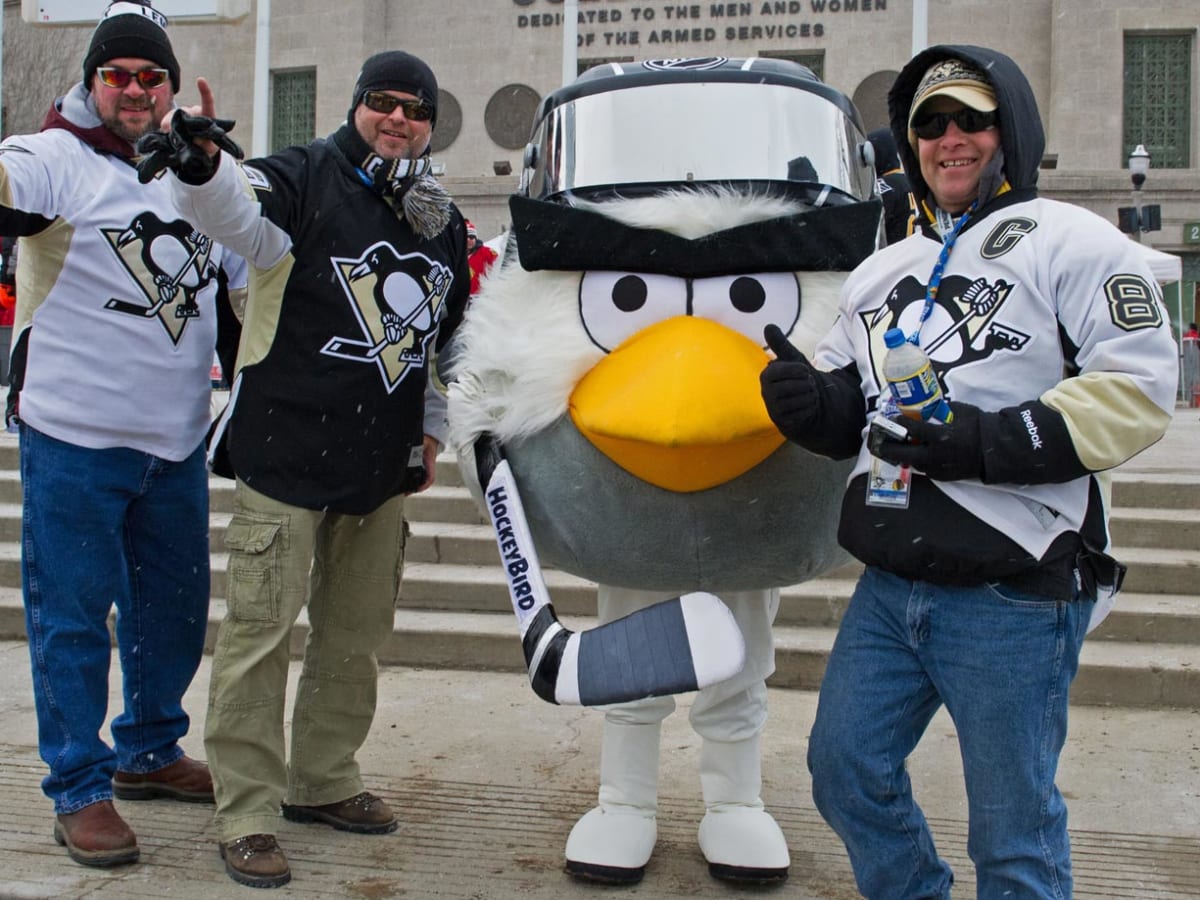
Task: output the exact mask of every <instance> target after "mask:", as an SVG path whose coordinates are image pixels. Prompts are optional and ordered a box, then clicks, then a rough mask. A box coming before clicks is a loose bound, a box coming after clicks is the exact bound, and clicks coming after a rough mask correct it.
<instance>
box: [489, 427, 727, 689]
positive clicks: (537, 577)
mask: <svg viewBox="0 0 1200 900" xmlns="http://www.w3.org/2000/svg"><path fill="white" fill-rule="evenodd" d="M475 467H476V471H477V473H478V475H479V484H480V485H481V486H482V487H483V492H484V499H485V501H486V503H487V508H488V515H489V516H490V518H491V520H492V527H493V528H494V529H495V532H496V543H497V546H498V547H499V550H500V560H501V563H502V565H503V567H504V575H505V579H506V580H507V582H508V593H509V596H510V598H511V599H512V605H513V612H514V613H516V616H517V623H518V625H519V627H520V633H521V647H522V649H523V650H524V652H525V664H526V666H527V667H528V670H529V681H530V684H531V685H532V687H533V690H534V692H535V693H536V694H537V695H538V696H539V697H541V698H542V699H543V700H546V701H548V702H550V703H561V704H567V705H582V706H602V705H605V704H608V703H626V702H629V701H631V700H641V699H643V698H645V697H658V696H663V695H665V694H680V693H684V692H686V691H695V690H699V689H700V688H702V687H707V686H708V685H710V684H716V683H717V682H719V681H724V680H725V679H726V678H729V677H731V676H733V675H736V674H737V673H738V672H740V671H741V670H742V666H743V665H744V664H745V661H746V644H745V640H744V639H743V638H742V633H741V631H740V630H739V629H738V626H737V623H736V622H735V621H734V618H733V613H731V612H730V611H729V607H727V606H726V605H725V604H724V603H722V602H721V601H720V600H719V599H718V598H717V597H715V596H713V595H712V594H706V593H692V594H685V595H684V596H682V597H676V598H674V599H672V600H664V601H662V602H661V603H656V604H654V605H653V606H648V607H646V608H645V609H640V610H638V611H637V612H634V613H631V614H630V615H628V616H625V617H623V618H620V619H617V620H615V621H613V622H609V623H607V624H605V625H601V626H598V627H596V628H591V629H588V630H587V631H582V632H573V631H570V630H569V629H567V628H565V627H564V626H563V625H562V624H561V623H560V622H559V621H558V617H557V616H556V615H555V614H554V606H553V604H551V602H550V593H549V591H548V590H547V589H546V582H545V580H544V579H543V578H542V569H541V564H540V563H539V562H538V557H537V550H536V549H535V548H534V545H533V537H532V535H531V534H530V531H529V523H528V521H527V520H526V518H525V509H524V506H522V504H521V495H520V493H519V492H518V491H517V482H516V479H515V478H514V477H513V473H512V469H511V468H510V467H509V464H508V460H506V459H505V458H504V453H503V451H502V450H501V448H500V444H499V442H497V441H496V440H495V438H493V437H492V436H491V435H487V434H485V435H481V436H480V437H479V439H478V440H477V441H476V443H475Z"/></svg>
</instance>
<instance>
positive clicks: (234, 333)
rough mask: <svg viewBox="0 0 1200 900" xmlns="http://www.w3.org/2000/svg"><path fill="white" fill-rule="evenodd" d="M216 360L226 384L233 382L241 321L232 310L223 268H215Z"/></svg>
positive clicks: (240, 335)
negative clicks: (219, 364)
mask: <svg viewBox="0 0 1200 900" xmlns="http://www.w3.org/2000/svg"><path fill="white" fill-rule="evenodd" d="M216 304H217V360H218V361H219V362H220V363H221V374H222V375H223V376H224V377H225V383H226V384H233V370H234V366H235V365H236V364H237V352H238V343H239V342H240V341H241V339H242V323H241V322H240V321H238V317H237V315H236V314H235V313H234V311H233V303H232V302H230V299H229V276H228V275H227V274H226V272H225V269H224V268H223V267H222V268H219V269H217V296H216Z"/></svg>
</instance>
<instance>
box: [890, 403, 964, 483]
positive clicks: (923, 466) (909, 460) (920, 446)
mask: <svg viewBox="0 0 1200 900" xmlns="http://www.w3.org/2000/svg"><path fill="white" fill-rule="evenodd" d="M950 411H951V412H952V413H953V414H954V418H953V419H952V420H951V422H950V423H949V424H948V425H941V424H939V423H937V422H918V421H917V420H915V419H909V418H907V417H906V416H901V417H899V418H898V419H894V420H893V421H896V422H899V423H900V424H901V425H903V426H904V428H905V430H906V431H908V440H907V441H904V440H899V439H896V438H892V437H890V436H886V435H883V434H882V433H881V432H880V431H879V430H878V429H872V430H871V452H872V453H874V454H875V455H876V456H878V457H879V458H880V459H882V460H885V461H887V462H890V463H893V464H895V465H909V466H912V467H913V468H914V469H916V470H917V471H918V472H923V473H924V474H926V475H928V476H929V477H930V478H933V479H936V480H937V481H958V480H960V479H963V478H979V479H982V478H983V438H982V436H981V432H980V415H981V413H980V411H979V408H978V407H976V406H972V405H971V404H969V403H954V402H951V403H950Z"/></svg>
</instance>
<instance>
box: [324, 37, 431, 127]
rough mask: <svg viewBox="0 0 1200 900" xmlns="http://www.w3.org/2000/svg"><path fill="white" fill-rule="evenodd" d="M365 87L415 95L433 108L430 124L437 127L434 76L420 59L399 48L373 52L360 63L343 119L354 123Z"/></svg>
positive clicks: (371, 89)
mask: <svg viewBox="0 0 1200 900" xmlns="http://www.w3.org/2000/svg"><path fill="white" fill-rule="evenodd" d="M367 91H403V92H404V93H406V94H412V95H413V96H415V97H418V98H419V99H420V100H421V102H422V103H424V104H425V105H426V106H429V107H431V108H432V109H433V118H432V119H431V120H430V122H429V125H430V128H435V127H437V99H438V84H437V78H435V77H434V75H433V69H431V68H429V66H427V65H426V64H425V63H424V61H422V60H420V59H418V58H417V57H415V56H413V55H412V54H411V53H405V52H404V51H403V50H385V51H384V52H383V53H376V54H375V55H374V56H372V57H371V58H370V59H368V60H367V61H366V62H365V63H363V65H362V70H361V71H360V72H359V73H358V80H357V81H355V83H354V100H353V102H352V103H351V104H350V113H349V115H348V116H347V117H346V120H347V121H348V122H350V124H354V110H356V109H357V108H358V104H360V103H362V98H363V94H365V93H366V92H367Z"/></svg>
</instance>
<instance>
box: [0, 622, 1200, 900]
mask: <svg viewBox="0 0 1200 900" xmlns="http://www.w3.org/2000/svg"><path fill="white" fill-rule="evenodd" d="M27 652H28V651H27V648H26V646H25V644H23V643H17V642H10V643H0V721H3V722H4V725H5V727H4V730H3V732H2V733H0V804H2V808H3V809H4V810H6V814H5V815H4V816H3V817H2V818H0V897H5V898H8V897H64V898H84V897H86V898H93V897H113V898H116V897H180V898H205V900H209V898H226V897H230V898H232V897H245V896H246V895H247V891H249V890H250V889H248V888H242V887H239V886H237V885H235V884H234V883H233V882H232V881H230V880H229V879H228V877H227V876H226V875H225V874H224V872H223V870H222V867H221V862H220V860H219V859H218V856H217V852H216V844H215V837H214V833H213V830H212V827H211V820H210V816H211V812H210V808H209V807H203V806H195V805H191V804H178V803H170V802H166V801H153V802H150V803H126V802H122V801H118V805H119V807H120V809H121V810H122V812H123V814H125V815H126V816H127V818H128V819H129V821H130V822H131V824H132V825H133V827H134V829H135V830H136V831H137V833H138V835H139V840H140V842H141V845H142V848H143V849H142V862H141V863H140V864H138V865H135V866H126V867H123V868H120V869H116V870H113V871H108V872H106V871H103V870H97V869H87V868H84V867H82V866H78V865H75V864H74V863H72V862H71V861H70V860H69V859H67V857H66V855H65V853H64V852H63V851H62V850H61V849H60V848H59V847H58V846H56V845H55V844H54V841H53V840H52V838H51V836H50V832H51V826H52V813H51V808H50V804H49V802H48V801H47V800H46V799H45V798H44V797H43V796H42V794H41V791H40V789H39V780H40V778H41V777H42V775H43V774H44V773H45V767H44V766H43V765H42V763H41V761H40V760H39V759H38V757H37V753H36V749H35V747H36V726H35V722H34V715H33V703H32V699H31V695H30V687H29V676H28V674H27V672H28V657H27ZM295 669H296V667H295V666H293V680H294V678H295V676H296V674H297V673H296V671H295ZM207 680H208V659H207V658H206V659H205V662H204V667H203V668H202V669H201V672H200V674H199V676H198V677H197V679H196V682H195V684H194V686H193V689H192V691H191V693H190V695H189V698H188V708H189V709H190V710H191V711H192V712H193V715H194V722H193V728H192V734H191V735H190V736H189V738H188V739H187V741H186V742H185V746H186V748H187V749H188V750H189V752H191V753H192V754H194V755H198V756H203V750H202V744H201V741H200V739H199V735H200V734H201V733H202V731H203V714H204V705H205V693H204V686H205V685H206V684H207ZM293 687H294V681H293ZM380 697H381V703H380V710H379V715H378V719H377V722H376V725H375V728H374V730H373V732H372V734H371V737H370V739H369V740H368V742H367V745H366V746H365V747H364V749H363V752H362V754H361V761H362V766H363V770H364V772H365V773H366V775H367V780H368V785H369V786H370V787H371V788H372V789H373V790H376V791H378V792H379V793H381V794H382V795H383V796H384V797H385V798H387V799H388V800H389V801H391V802H393V803H394V804H395V805H396V807H397V808H398V810H399V812H400V815H401V819H402V827H401V829H400V830H399V831H398V832H396V833H395V834H392V835H385V836H382V837H355V836H349V835H344V834H341V833H339V832H334V831H332V830H331V829H328V828H324V827H315V826H302V825H295V824H292V823H288V822H283V821H281V823H280V825H281V827H280V839H281V842H282V844H283V845H284V847H285V849H286V850H288V851H289V855H290V858H291V860H292V868H293V875H294V878H293V881H292V884H291V885H288V886H287V887H286V888H283V889H281V890H280V891H279V892H278V894H273V895H271V896H291V895H296V896H311V897H360V898H392V897H420V898H424V897H454V898H477V900H483V898H488V900H491V898H497V900H502V898H516V897H518V896H521V897H531V898H547V900H548V898H568V900H570V898H585V897H587V898H597V897H599V896H601V895H604V894H607V893H609V892H607V891H601V890H598V889H596V888H593V887H589V886H585V885H577V884H575V883H573V882H572V881H571V880H570V879H569V878H568V877H567V876H566V875H565V874H563V872H562V847H563V843H564V841H565V839H566V834H567V832H568V831H569V830H570V826H571V824H572V823H573V822H574V821H575V819H576V817H577V816H579V815H580V814H582V813H583V812H584V811H586V810H587V809H588V808H589V807H590V806H591V805H592V802H593V799H594V795H595V785H596V772H597V768H598V763H599V752H598V750H599V735H600V723H601V717H600V714H599V713H597V712H594V711H590V710H580V709H570V708H565V707H556V706H551V705H548V704H546V703H543V702H542V701H540V700H538V699H537V698H536V697H535V696H534V694H533V693H532V691H530V689H529V687H528V685H527V683H526V682H525V679H524V677H523V676H519V675H509V674H483V673H474V672H448V671H419V670H405V669H387V670H385V671H384V672H383V675H382V680H381V690H380ZM117 698H118V695H117V694H116V693H115V692H114V694H113V702H114V703H115V702H116V701H117ZM770 702H771V722H770V723H769V725H768V728H767V732H766V735H765V738H764V745H765V778H766V783H765V786H764V799H765V800H766V802H767V803H768V805H769V806H770V808H771V809H772V810H773V811H774V812H775V814H776V816H777V818H778V819H779V822H780V825H781V826H782V827H783V830H784V832H785V834H786V835H787V837H788V839H789V842H790V845H791V849H792V878H791V880H790V881H789V882H788V884H787V885H786V886H785V887H783V888H781V889H777V890H772V891H762V890H758V891H733V890H730V889H728V888H726V887H724V886H722V885H720V884H719V883H717V882H714V881H713V880H712V879H710V878H709V876H708V874H707V871H706V868H705V865H704V861H703V859H702V858H701V856H700V853H699V850H698V849H697V847H696V843H695V828H696V825H697V824H698V822H699V819H700V816H701V814H702V807H701V803H700V799H699V784H698V776H697V774H696V759H697V752H698V742H697V740H696V738H695V736H694V735H693V734H692V732H691V731H690V729H689V728H688V727H687V722H686V716H685V713H686V707H687V703H686V698H683V702H681V704H680V709H679V710H677V711H676V713H675V714H674V715H673V716H671V717H670V718H669V719H668V720H667V726H666V729H665V732H664V739H663V770H662V778H661V785H660V793H661V796H662V810H661V813H660V817H659V821H660V825H659V834H660V840H659V846H658V850H657V852H656V855H655V858H654V860H653V861H652V863H651V866H650V869H649V871H648V872H647V875H646V879H645V881H644V882H643V884H642V885H641V886H640V887H638V888H634V889H623V890H619V891H613V892H612V893H614V894H618V895H622V896H623V895H631V896H639V897H654V898H658V897H685V896H686V897H723V898H727V897H731V896H743V895H745V896H751V895H757V894H772V895H776V896H779V897H788V898H794V897H795V898H818V897H821V898H849V897H854V896H856V893H855V891H854V890H853V882H852V879H851V876H850V872H849V868H848V866H847V864H846V862H845V859H844V857H843V854H842V851H841V847H840V845H839V844H838V843H837V841H836V839H835V838H834V837H833V835H832V834H831V833H830V832H829V831H828V829H827V828H826V827H825V826H824V824H823V823H822V822H821V820H820V818H819V816H818V815H817V814H816V812H815V811H814V810H813V808H812V804H811V801H810V800H809V780H808V773H807V772H806V770H805V767H804V751H805V745H806V738H807V734H808V727H809V724H810V723H811V721H812V714H813V710H814V704H815V696H814V695H813V694H811V693H807V692H801V691H785V690H773V691H772V692H771V701H770ZM911 771H912V775H913V780H914V782H915V784H916V786H917V792H918V796H919V797H920V798H921V800H922V803H923V805H924V807H925V810H926V813H927V814H928V816H929V818H930V820H931V821H932V823H933V826H934V830H935V833H936V835H937V838H938V841H939V846H940V848H941V851H942V853H943V854H944V855H945V856H946V857H947V858H948V859H949V860H950V861H951V863H952V865H954V866H955V869H956V872H957V873H958V883H959V885H960V888H961V889H960V890H959V891H958V893H959V895H961V896H964V897H965V896H970V895H972V894H973V892H974V889H973V880H972V877H971V872H970V867H969V863H968V861H967V859H966V852H965V845H966V812H965V801H964V798H963V795H962V789H961V785H960V773H961V768H960V764H959V761H958V753H957V749H956V744H955V741H954V735H953V729H952V726H951V725H950V723H949V721H948V720H947V719H946V718H945V717H944V716H939V717H938V718H937V719H935V722H934V725H933V727H932V728H931V729H930V731H929V733H928V735H927V736H926V738H925V740H924V742H923V743H922V745H921V747H920V748H918V751H917V753H916V754H915V755H914V757H913V759H912V760H911ZM1059 784H1060V787H1061V788H1062V790H1063V791H1064V792H1065V793H1066V795H1067V796H1068V798H1069V802H1070V805H1071V825H1072V834H1073V840H1074V846H1075V861H1076V862H1075V865H1076V869H1077V891H1076V894H1077V896H1079V897H1114V898H1117V897H1119V898H1135V897H1138V898H1140V897H1162V898H1184V897H1191V898H1195V897H1198V896H1200V865H1198V864H1197V860H1198V859H1200V837H1198V836H1200V796H1198V794H1200V712H1181V711H1167V712H1163V711H1155V712H1147V711H1141V710H1130V709H1104V708H1095V707H1079V708H1076V709H1075V710H1073V721H1072V736H1071V741H1070V743H1069V745H1068V748H1067V751H1066V753H1065V754H1064V757H1063V760H1062V767H1061V772H1060V779H1059Z"/></svg>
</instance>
